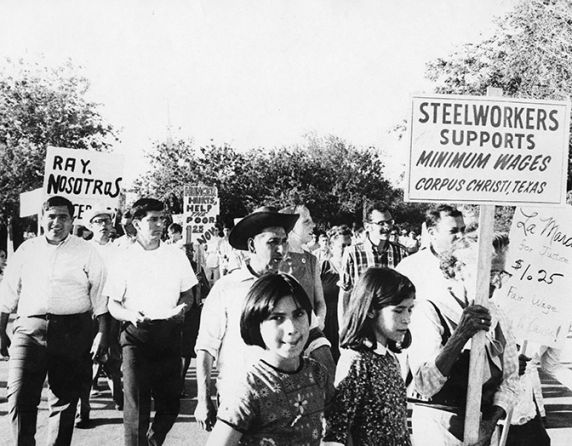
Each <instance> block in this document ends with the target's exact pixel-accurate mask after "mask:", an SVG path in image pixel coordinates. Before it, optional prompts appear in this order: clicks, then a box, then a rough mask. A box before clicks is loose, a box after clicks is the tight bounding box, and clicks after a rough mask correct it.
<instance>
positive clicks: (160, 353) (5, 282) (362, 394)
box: [0, 196, 572, 446]
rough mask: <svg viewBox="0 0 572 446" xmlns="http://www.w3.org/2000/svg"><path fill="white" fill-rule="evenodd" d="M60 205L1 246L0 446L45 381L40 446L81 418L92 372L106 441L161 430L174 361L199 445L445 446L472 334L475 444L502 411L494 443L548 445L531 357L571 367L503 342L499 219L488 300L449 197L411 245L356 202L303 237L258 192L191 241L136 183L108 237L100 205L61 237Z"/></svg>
mask: <svg viewBox="0 0 572 446" xmlns="http://www.w3.org/2000/svg"><path fill="white" fill-rule="evenodd" d="M73 211H74V208H73V205H72V204H71V202H69V201H68V200H67V199H65V198H62V197H58V196H55V197H51V198H49V199H48V200H47V201H46V202H45V203H44V205H43V211H42V217H41V225H42V228H43V235H42V236H39V237H35V238H30V239H28V240H26V241H25V242H24V243H23V244H22V245H21V246H20V247H19V248H18V249H17V251H16V252H15V253H14V254H13V255H11V256H10V258H9V259H8V261H7V265H6V262H5V253H4V252H1V251H0V274H1V276H0V280H1V283H0V311H1V314H0V354H2V355H3V356H9V365H8V369H9V372H8V389H7V392H8V393H7V396H8V405H9V415H8V417H9V421H10V424H11V427H12V437H13V440H14V444H16V445H19V446H27V445H34V444H36V443H35V434H36V422H37V413H38V404H39V402H40V395H41V392H42V388H43V385H44V382H45V381H46V379H47V382H48V405H49V422H48V425H49V426H48V438H47V444H48V445H54V446H56V445H58V446H59V445H69V444H70V443H71V438H72V434H73V430H74V426H77V427H78V428H88V427H90V401H89V399H90V391H91V389H92V384H93V383H94V382H97V378H98V376H99V375H100V374H102V373H103V374H104V375H105V376H106V377H107V379H108V382H109V386H110V389H111V391H112V395H113V401H114V403H115V406H116V408H117V409H118V410H122V411H123V421H124V423H123V425H124V439H125V440H124V441H125V445H127V446H140V445H161V444H163V443H167V444H168V440H166V438H167V435H168V432H169V430H170V429H171V427H172V426H173V424H174V423H175V421H176V419H177V416H178V414H179V409H180V399H181V397H182V396H185V387H184V379H185V374H186V372H187V369H188V367H189V364H190V362H191V358H192V357H196V368H197V395H196V397H197V405H196V409H195V413H194V415H195V419H196V421H197V422H198V423H199V424H200V425H201V426H202V427H203V428H204V429H206V430H207V431H211V433H210V436H209V439H208V444H209V445H237V444H240V445H265V446H271V445H275V446H278V445H296V446H302V445H320V444H322V445H336V444H339V445H354V446H357V445H396V446H397V445H411V444H413V445H416V446H420V445H421V446H423V445H429V446H431V445H436V446H440V445H445V446H447V445H461V444H463V430H464V425H463V421H464V415H465V414H464V410H465V405H466V393H467V386H468V376H469V353H470V339H471V338H472V336H473V335H474V334H475V333H477V332H479V331H484V332H485V333H486V335H485V336H486V343H485V344H486V345H485V372H484V382H483V386H482V401H481V421H480V437H479V441H478V443H477V444H480V445H486V444H491V442H492V444H494V441H495V440H494V438H495V435H497V434H498V430H499V429H498V428H497V427H498V425H499V423H502V421H501V420H503V419H506V418H507V415H508V414H513V415H512V417H511V420H512V421H511V423H512V425H511V427H510V429H509V431H508V441H507V444H508V445H534V446H542V445H549V444H550V438H549V437H548V435H547V433H546V429H545V427H544V424H543V415H544V413H543V405H542V394H541V392H540V383H539V379H538V372H537V369H538V367H542V368H543V369H544V370H545V371H546V372H547V373H549V374H550V375H552V376H554V377H555V378H557V379H558V380H560V381H561V382H562V383H563V384H564V385H566V386H567V387H569V388H572V371H570V370H569V369H567V368H565V367H563V366H562V365H561V364H560V361H559V350H557V349H555V348H551V347H547V346H529V349H528V350H527V352H528V356H525V355H523V354H521V355H519V353H518V345H517V340H516V339H515V338H514V336H513V335H512V333H511V328H510V323H509V322H508V320H507V318H506V317H505V315H504V314H503V312H502V310H501V309H500V308H499V307H497V306H496V304H495V293H496V292H497V291H498V290H499V289H500V288H501V287H502V284H503V279H504V278H505V277H506V276H507V274H508V273H507V271H506V269H505V268H506V267H505V255H506V251H507V248H508V244H509V240H508V237H507V235H506V234H500V233H499V234H495V236H494V239H493V259H492V263H491V284H490V298H491V299H490V302H489V303H488V305H475V304H474V303H473V302H472V300H473V297H474V283H475V280H474V277H473V275H474V273H475V269H476V259H477V250H478V241H477V237H476V234H475V232H474V231H466V228H465V221H464V218H463V215H462V213H461V212H460V211H458V210H457V209H455V208H453V207H451V206H448V205H441V206H438V207H435V208H434V209H432V210H430V211H428V212H427V214H426V218H425V225H426V232H427V237H426V239H424V243H423V244H422V243H420V239H419V237H418V236H417V233H416V232H415V230H414V229H415V228H411V227H409V225H407V223H406V222H404V223H405V224H402V228H401V229H398V228H397V226H396V225H395V222H394V219H393V217H392V214H391V210H390V209H389V208H388V207H386V206H384V205H383V204H374V205H372V206H371V207H370V208H369V209H367V210H366V212H364V221H363V227H357V225H356V226H355V227H353V228H350V227H348V226H344V225H341V226H334V227H332V228H330V229H329V230H328V231H327V232H316V233H315V224H314V222H313V219H312V216H311V214H310V211H309V209H308V208H307V207H306V206H304V205H303V204H297V205H292V206H287V207H284V208H283V209H277V208H273V207H269V206H264V207H261V208H258V209H256V210H255V211H254V212H252V213H251V214H249V215H247V216H246V217H244V218H242V219H240V220H238V221H236V222H235V224H234V225H230V226H228V227H226V226H225V227H224V228H223V229H222V234H221V237H216V238H213V239H212V240H211V241H209V243H207V244H206V246H205V245H200V246H193V245H192V244H185V243H184V240H183V234H182V228H181V226H180V225H178V224H177V223H171V224H169V225H168V224H167V223H168V221H169V220H168V215H166V211H165V206H164V204H163V203H162V202H161V201H158V200H155V199H152V198H141V199H139V200H137V201H136V202H135V203H134V204H133V205H132V207H131V209H130V210H129V212H126V213H124V214H123V216H122V220H121V229H122V231H121V232H123V235H121V236H120V237H115V236H116V234H114V231H115V228H114V227H113V219H114V214H113V212H112V211H110V210H109V209H105V208H94V209H91V210H90V213H89V215H88V216H87V221H88V222H89V224H88V228H87V229H88V230H89V231H87V232H86V234H79V232H77V234H78V235H73V234H72V229H73V222H74V219H73V217H74V215H73ZM421 245H423V246H421ZM12 313H15V315H16V317H15V319H14V321H13V328H12V332H11V336H9V334H8V332H7V327H8V322H9V320H11V319H10V315H11V314H12ZM533 347H534V348H533ZM530 352H533V354H531V353H530ZM215 370H216V371H217V372H218V375H217V382H216V391H215V392H214V393H213V387H212V386H211V380H212V378H214V373H213V372H214V371H215ZM408 402H409V404H410V407H412V409H413V412H412V419H411V423H412V426H411V429H409V428H408V425H407V407H408ZM152 403H153V406H154V410H155V416H154V418H153V420H151V407H152ZM78 406H79V410H78ZM76 413H77V415H76ZM189 444H194V443H193V439H191V438H190V439H189Z"/></svg>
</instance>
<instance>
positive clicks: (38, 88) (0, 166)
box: [0, 59, 117, 223]
mask: <svg viewBox="0 0 572 446" xmlns="http://www.w3.org/2000/svg"><path fill="white" fill-rule="evenodd" d="M78 71H79V69H78V68H77V67H75V66H74V65H73V64H72V63H71V62H67V63H66V64H64V65H62V66H58V67H55V68H52V67H45V66H41V65H39V64H31V63H28V62H25V61H23V60H18V61H14V60H11V59H6V60H5V61H4V63H3V64H2V65H1V67H0V223H6V221H7V219H8V218H9V217H11V216H17V215H18V206H19V194H20V193H21V192H25V191H29V190H32V189H36V188H38V187H41V185H42V183H43V175H44V162H45V157H46V148H47V146H49V145H53V146H59V147H68V148H72V149H90V150H109V149H110V148H111V144H112V143H113V142H114V141H116V140H117V137H116V132H115V130H114V129H113V127H112V126H111V125H109V124H107V123H106V122H105V121H104V120H103V118H102V117H101V115H100V113H99V110H98V107H99V105H98V104H96V103H94V102H91V101H88V100H87V98H86V92H87V90H88V88H89V82H88V80H87V79H86V78H85V77H84V76H82V75H81V74H78Z"/></svg>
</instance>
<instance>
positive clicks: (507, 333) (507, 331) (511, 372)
mask: <svg viewBox="0 0 572 446" xmlns="http://www.w3.org/2000/svg"><path fill="white" fill-rule="evenodd" d="M491 314H493V316H495V315H496V317H498V320H499V324H500V327H501V329H502V332H503V334H504V337H505V339H506V345H505V347H504V354H503V364H502V367H503V379H502V382H501V384H500V386H499V389H498V391H497V392H496V393H495V395H494V398H493V404H494V405H495V406H499V407H502V408H503V409H504V410H505V412H506V413H508V411H509V409H511V408H512V407H513V406H514V405H515V403H516V401H517V399H518V395H519V391H520V379H519V376H518V351H517V349H516V339H515V337H514V335H513V334H512V329H511V327H510V324H509V322H508V320H507V319H506V317H505V316H504V313H503V312H502V311H500V310H499V309H498V307H496V306H494V305H493V306H491Z"/></svg>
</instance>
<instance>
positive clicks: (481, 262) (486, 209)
mask: <svg viewBox="0 0 572 446" xmlns="http://www.w3.org/2000/svg"><path fill="white" fill-rule="evenodd" d="M494 213H495V207H494V206H492V205H481V206H480V215H479V253H478V260H477V278H476V281H477V284H476V288H475V290H476V294H475V301H474V303H475V304H478V305H483V306H487V301H488V300H489V284H490V281H491V258H492V251H493V224H494ZM485 336H486V333H485V332H484V331H482V330H481V331H479V332H478V333H476V334H475V335H474V336H473V338H472V339H471V359H470V363H469V364H470V365H469V384H468V387H467V405H466V410H465V436H464V442H465V444H466V445H471V444H473V443H476V442H477V441H478V439H479V425H480V415H481V396H482V390H483V372H484V366H485V341H486V338H485Z"/></svg>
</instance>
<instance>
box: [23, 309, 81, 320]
mask: <svg viewBox="0 0 572 446" xmlns="http://www.w3.org/2000/svg"><path fill="white" fill-rule="evenodd" d="M25 317H33V318H35V319H44V320H46V321H71V320H75V319H82V318H85V317H89V318H91V311H86V312H85V313H76V314H53V313H44V314H31V315H29V316H25Z"/></svg>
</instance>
